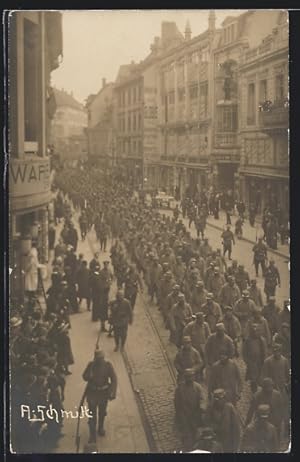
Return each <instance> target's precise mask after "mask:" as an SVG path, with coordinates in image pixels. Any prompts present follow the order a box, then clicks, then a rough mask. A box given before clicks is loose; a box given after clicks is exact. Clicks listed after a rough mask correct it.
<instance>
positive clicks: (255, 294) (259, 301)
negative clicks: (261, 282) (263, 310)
mask: <svg viewBox="0 0 300 462" xmlns="http://www.w3.org/2000/svg"><path fill="white" fill-rule="evenodd" d="M249 297H250V298H251V300H253V301H254V303H255V305H256V306H261V307H262V306H263V298H262V293H261V290H260V288H259V287H257V284H256V279H251V281H250V287H249Z"/></svg>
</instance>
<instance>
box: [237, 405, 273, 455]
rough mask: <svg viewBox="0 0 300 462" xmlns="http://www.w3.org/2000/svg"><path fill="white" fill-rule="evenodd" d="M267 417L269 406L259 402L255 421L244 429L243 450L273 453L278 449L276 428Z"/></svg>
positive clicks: (268, 415)
mask: <svg viewBox="0 0 300 462" xmlns="http://www.w3.org/2000/svg"><path fill="white" fill-rule="evenodd" d="M269 418H270V406H269V405H268V404H260V405H259V406H258V408H257V412H256V419H255V421H254V422H252V423H250V424H249V425H248V426H247V427H246V429H245V432H244V435H243V439H242V444H241V450H242V451H243V452H255V453H269V452H270V453H273V452H277V451H278V450H279V444H278V438H277V432H276V428H275V427H274V425H272V424H271V423H270V422H269Z"/></svg>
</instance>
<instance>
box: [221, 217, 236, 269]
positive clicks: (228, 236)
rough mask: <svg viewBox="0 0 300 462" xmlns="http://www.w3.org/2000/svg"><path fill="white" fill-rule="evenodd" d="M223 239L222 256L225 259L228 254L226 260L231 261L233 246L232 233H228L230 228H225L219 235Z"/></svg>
mask: <svg viewBox="0 0 300 462" xmlns="http://www.w3.org/2000/svg"><path fill="white" fill-rule="evenodd" d="M221 238H222V239H223V256H224V257H225V254H226V252H227V253H228V258H229V260H231V252H232V244H233V245H235V241H234V235H233V232H232V231H230V226H229V225H228V226H227V229H226V230H225V231H223V233H222V234H221Z"/></svg>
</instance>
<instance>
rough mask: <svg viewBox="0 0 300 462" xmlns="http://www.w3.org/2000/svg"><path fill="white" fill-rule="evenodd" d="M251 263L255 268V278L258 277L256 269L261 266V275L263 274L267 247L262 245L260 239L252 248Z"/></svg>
mask: <svg viewBox="0 0 300 462" xmlns="http://www.w3.org/2000/svg"><path fill="white" fill-rule="evenodd" d="M252 252H253V263H254V266H255V272H256V277H258V268H259V265H260V266H261V271H262V275H263V276H264V274H265V269H266V259H267V254H268V251H267V246H266V245H265V244H264V243H263V239H262V237H260V238H259V239H258V243H257V244H255V245H254V246H253V249H252Z"/></svg>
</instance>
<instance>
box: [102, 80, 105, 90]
mask: <svg viewBox="0 0 300 462" xmlns="http://www.w3.org/2000/svg"><path fill="white" fill-rule="evenodd" d="M105 85H106V79H105V78H103V79H102V88H104V87H105Z"/></svg>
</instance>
